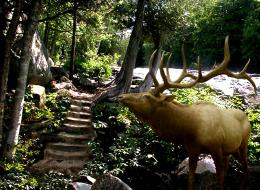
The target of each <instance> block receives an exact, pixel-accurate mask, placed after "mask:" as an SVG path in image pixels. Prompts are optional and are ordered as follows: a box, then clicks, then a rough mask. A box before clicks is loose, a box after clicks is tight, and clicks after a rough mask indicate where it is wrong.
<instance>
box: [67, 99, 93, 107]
mask: <svg viewBox="0 0 260 190" xmlns="http://www.w3.org/2000/svg"><path fill="white" fill-rule="evenodd" d="M70 104H71V105H76V106H91V104H92V102H91V101H89V100H82V99H74V98H73V99H71V101H70Z"/></svg>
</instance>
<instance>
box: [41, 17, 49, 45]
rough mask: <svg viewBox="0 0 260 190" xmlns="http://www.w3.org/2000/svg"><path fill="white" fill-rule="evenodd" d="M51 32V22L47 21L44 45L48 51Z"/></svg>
mask: <svg viewBox="0 0 260 190" xmlns="http://www.w3.org/2000/svg"><path fill="white" fill-rule="evenodd" d="M49 31H50V21H45V29H44V37H43V43H44V45H45V47H46V49H48V41H49Z"/></svg>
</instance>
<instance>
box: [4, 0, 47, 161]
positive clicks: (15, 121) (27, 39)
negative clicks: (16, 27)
mask: <svg viewBox="0 0 260 190" xmlns="http://www.w3.org/2000/svg"><path fill="white" fill-rule="evenodd" d="M32 2H33V3H32V6H31V12H30V13H29V16H28V20H27V22H26V25H25V30H24V34H23V45H22V54H21V60H20V61H21V62H20V69H19V74H18V78H17V87H16V90H15V97H14V105H13V113H12V117H11V118H12V120H11V122H10V126H9V133H8V137H7V143H6V147H5V157H6V158H7V159H9V160H11V159H12V158H13V156H14V154H15V146H16V145H17V143H18V137H19V132H20V125H21V120H22V112H23V103H24V94H25V89H26V83H27V75H28V69H29V64H30V58H31V51H32V39H33V37H34V34H35V31H36V29H37V26H38V17H39V12H40V7H41V3H42V1H41V0H35V1H32Z"/></svg>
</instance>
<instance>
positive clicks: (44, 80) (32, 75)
mask: <svg viewBox="0 0 260 190" xmlns="http://www.w3.org/2000/svg"><path fill="white" fill-rule="evenodd" d="M53 65H54V63H53V61H52V59H51V58H50V57H49V55H48V52H47V49H46V47H45V45H44V44H43V43H42V42H41V39H40V35H39V33H38V32H35V34H34V37H33V42H32V59H31V63H30V67H29V72H28V83H29V84H39V85H45V84H48V83H49V82H50V81H51V80H52V73H51V66H53Z"/></svg>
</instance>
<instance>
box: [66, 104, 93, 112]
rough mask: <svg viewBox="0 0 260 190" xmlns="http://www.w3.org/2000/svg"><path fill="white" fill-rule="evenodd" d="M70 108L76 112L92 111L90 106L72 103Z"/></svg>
mask: <svg viewBox="0 0 260 190" xmlns="http://www.w3.org/2000/svg"><path fill="white" fill-rule="evenodd" d="M70 110H71V111H76V112H91V109H90V107H89V106H78V105H70Z"/></svg>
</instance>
